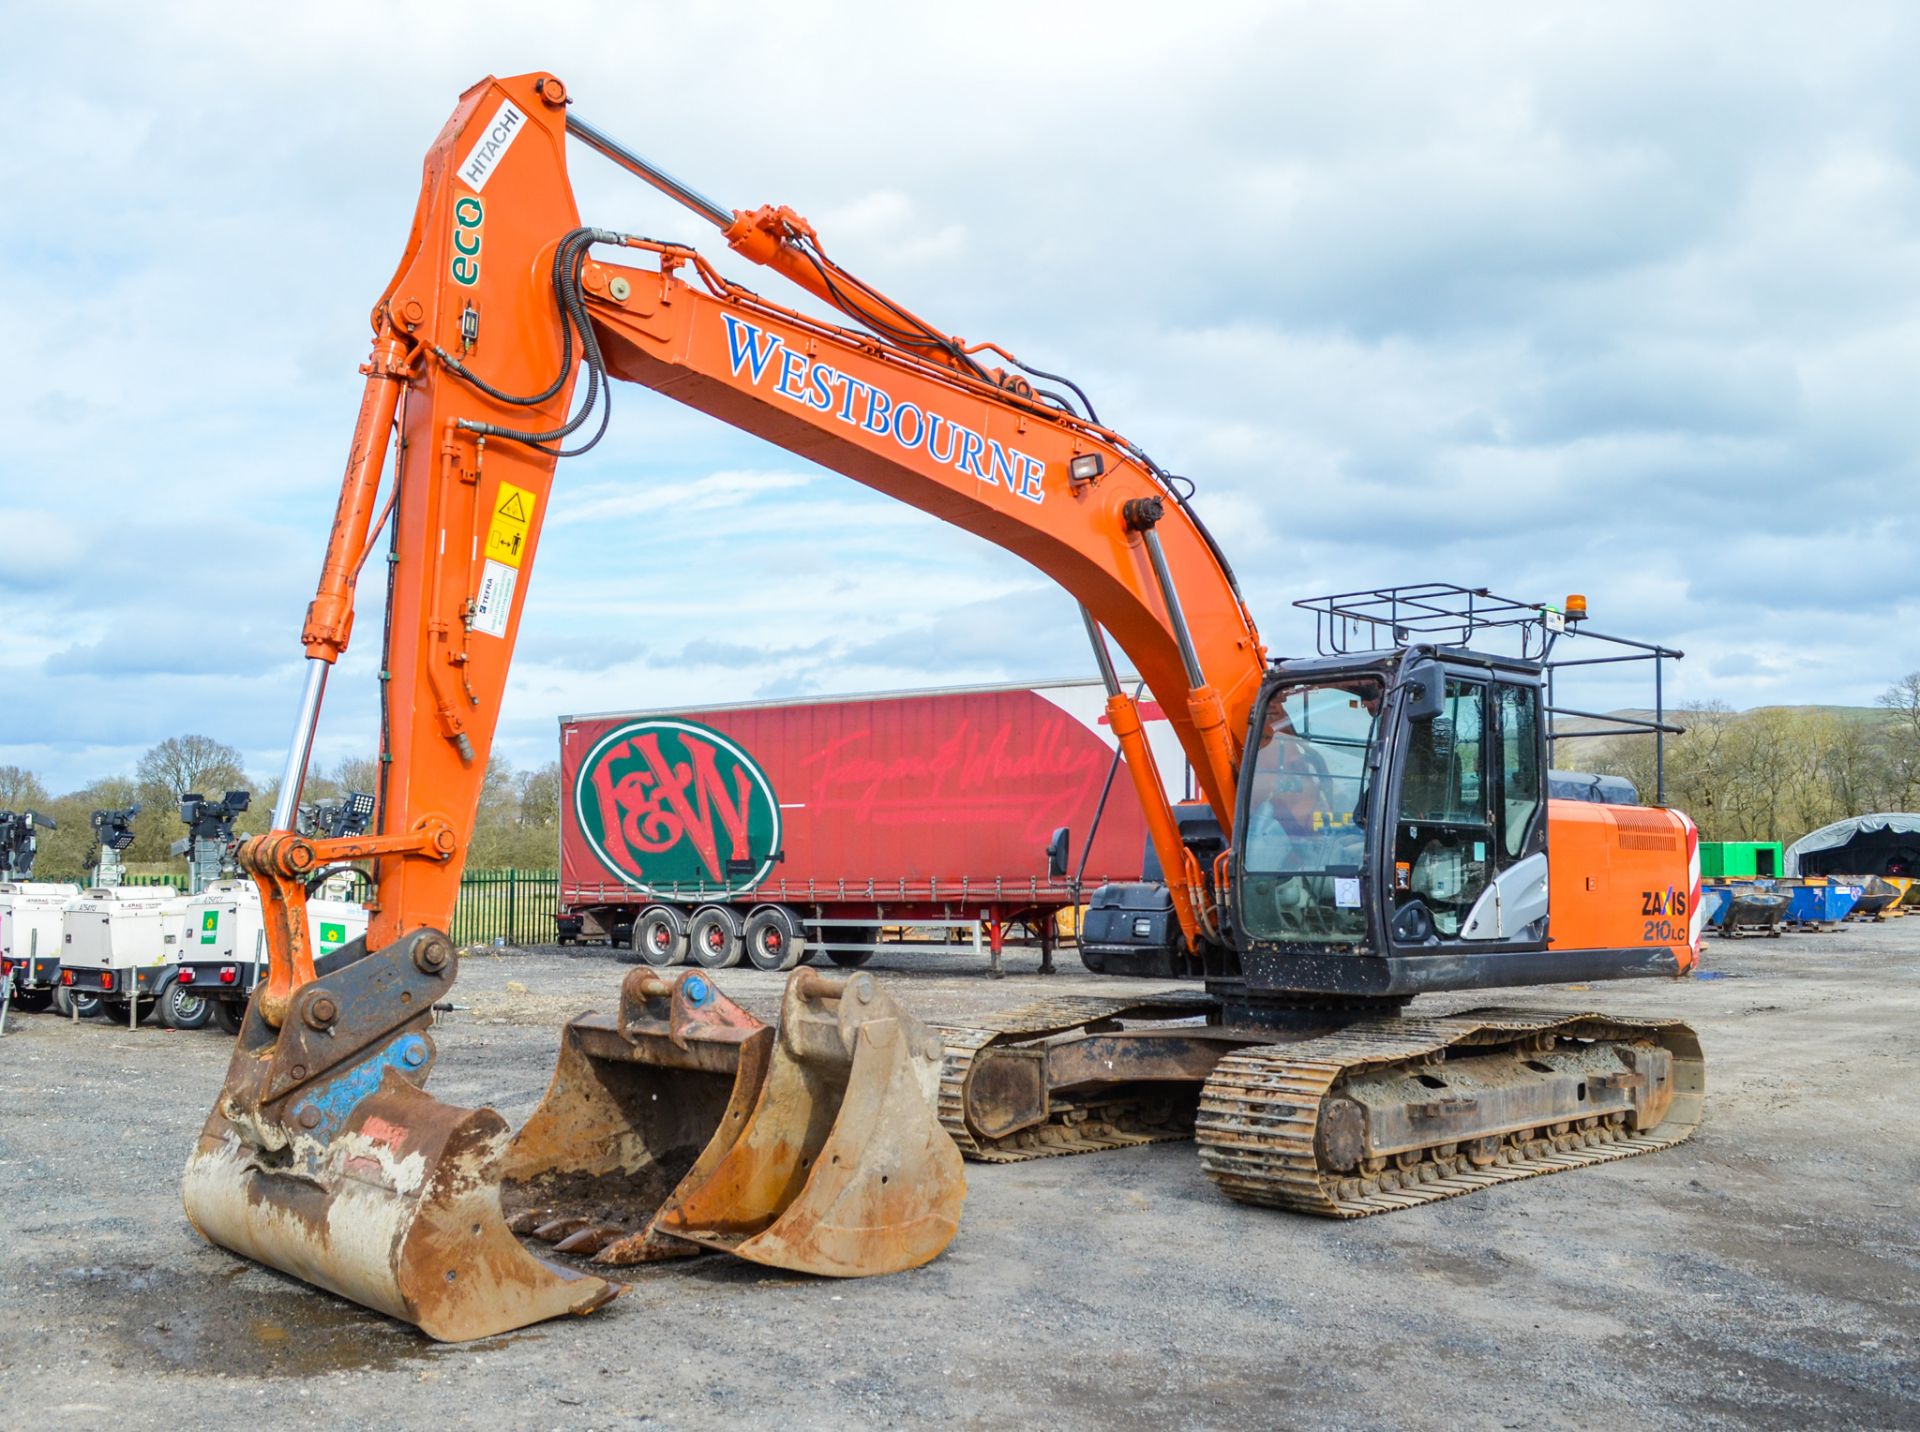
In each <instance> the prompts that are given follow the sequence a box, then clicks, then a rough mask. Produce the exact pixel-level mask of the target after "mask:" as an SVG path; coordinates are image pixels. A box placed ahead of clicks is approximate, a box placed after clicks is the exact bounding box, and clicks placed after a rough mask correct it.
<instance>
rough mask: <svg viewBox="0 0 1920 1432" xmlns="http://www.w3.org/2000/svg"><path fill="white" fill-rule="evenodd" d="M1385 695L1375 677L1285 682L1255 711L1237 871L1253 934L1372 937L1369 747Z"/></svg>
mask: <svg viewBox="0 0 1920 1432" xmlns="http://www.w3.org/2000/svg"><path fill="white" fill-rule="evenodd" d="M1381 695H1382V687H1381V684H1380V682H1379V681H1378V680H1375V679H1372V678H1344V679H1343V680H1342V681H1340V682H1337V683H1333V682H1327V683H1307V684H1298V685H1288V686H1279V687H1276V688H1274V690H1272V691H1271V692H1269V693H1268V694H1267V696H1266V698H1265V700H1264V701H1263V702H1262V704H1261V705H1260V707H1259V709H1258V710H1257V712H1256V713H1255V717H1254V730H1255V731H1257V732H1258V733H1259V736H1258V742H1259V744H1258V748H1257V749H1256V751H1255V752H1254V759H1253V761H1252V763H1251V767H1252V770H1251V775H1250V776H1249V777H1248V788H1247V796H1246V804H1245V807H1244V808H1245V810H1246V812H1247V816H1246V822H1245V826H1244V829H1245V832H1246V843H1245V845H1244V847H1243V849H1244V855H1243V857H1242V861H1241V872H1240V879H1241V919H1242V921H1243V923H1244V924H1245V926H1246V930H1245V933H1247V934H1248V935H1251V936H1253V937H1254V938H1256V939H1262V940H1284V941H1289V942H1296V941H1306V942H1311V943H1318V944H1352V943H1355V942H1357V941H1360V940H1363V939H1365V938H1366V933H1367V921H1366V912H1365V910H1364V908H1363V907H1362V905H1361V900H1360V870H1361V865H1362V863H1363V861H1364V858H1365V849H1366V834H1365V822H1366V814H1365V810H1364V805H1365V795H1366V776H1367V753H1368V751H1369V750H1370V749H1371V747H1372V745H1373V742H1374V740H1375V737H1376V730H1377V726H1378V722H1379V710H1380V698H1381Z"/></svg>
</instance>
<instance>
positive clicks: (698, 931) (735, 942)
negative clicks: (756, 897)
mask: <svg viewBox="0 0 1920 1432" xmlns="http://www.w3.org/2000/svg"><path fill="white" fill-rule="evenodd" d="M740 933H741V931H740V912H739V911H738V910H736V909H734V908H733V906H731V905H702V906H701V907H700V908H699V909H698V910H695V911H694V912H693V918H692V919H691V920H689V921H688V922H687V947H688V949H689V950H690V951H691V953H692V955H693V958H694V961H695V963H697V964H700V965H703V966H705V967H706V968H707V969H710V970H724V969H731V968H732V967H733V966H734V965H737V964H739V963H740V953H741V941H740Z"/></svg>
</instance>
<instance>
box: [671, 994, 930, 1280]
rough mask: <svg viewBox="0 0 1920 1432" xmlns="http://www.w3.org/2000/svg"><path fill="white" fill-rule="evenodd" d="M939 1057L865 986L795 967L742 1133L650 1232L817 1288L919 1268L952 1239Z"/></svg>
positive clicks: (916, 1026)
mask: <svg viewBox="0 0 1920 1432" xmlns="http://www.w3.org/2000/svg"><path fill="white" fill-rule="evenodd" d="M941 1057H942V1049H941V1043H940V1040H939V1039H938V1038H937V1037H936V1036H935V1035H934V1034H933V1032H932V1031H931V1030H929V1029H927V1028H926V1026H924V1025H923V1024H921V1023H920V1022H919V1021H918V1020H917V1019H915V1018H913V1016H912V1015H910V1014H908V1013H907V1012H906V1011H905V1010H904V1009H902V1008H901V1007H900V1006H899V1004H898V1003H896V1002H895V1000H894V999H893V997H892V996H891V995H890V994H888V993H887V992H886V991H885V990H883V989H882V988H881V987H880V985H879V984H878V983H877V982H876V981H875V980H874V978H873V976H871V975H866V974H858V975H853V976H851V977H848V978H843V979H833V978H829V977H827V976H824V975H821V974H818V973H816V972H815V971H813V970H810V969H800V970H796V971H795V972H794V974H793V976H792V977H791V978H790V979H789V980H788V981H787V991H786V997H785V999H784V1001H783V1002H782V1005H781V1012H780V1028H779V1036H778V1038H777V1039H776V1040H775V1042H774V1044H773V1046H772V1054H771V1059H770V1062H769V1066H768V1069H767V1073H766V1077H765V1080H764V1082H763V1083H762V1085H761V1088H760V1090H759V1092H758V1094H757V1096H756V1097H755V1099H754V1100H753V1102H752V1104H751V1106H750V1108H749V1110H748V1113H747V1117H746V1119H745V1123H744V1127H743V1128H742V1129H741V1130H740V1132H739V1134H738V1136H737V1137H735V1138H733V1139H732V1140H731V1143H730V1146H729V1147H727V1148H726V1149H725V1151H724V1153H723V1154H722V1155H721V1156H720V1157H718V1158H716V1159H714V1160H712V1161H711V1162H708V1161H705V1160H703V1164H704V1165H705V1166H704V1167H702V1168H700V1169H696V1170H695V1174H696V1175H698V1176H697V1177H696V1176H693V1175H690V1176H689V1177H688V1179H687V1180H686V1182H685V1183H684V1184H683V1185H682V1187H681V1188H680V1189H679V1190H678V1191H676V1192H675V1194H674V1195H673V1197H672V1198H671V1199H670V1200H669V1201H668V1203H667V1206H666V1207H665V1208H663V1209H662V1210H661V1211H660V1214H659V1216H658V1217H657V1218H656V1219H655V1220H654V1227H655V1229H656V1230H657V1231H659V1232H660V1233H663V1234H666V1235H669V1236H671V1237H674V1238H682V1239H686V1240H688V1241H690V1242H693V1243H698V1244H702V1245H704V1246H706V1247H709V1248H716V1249H720V1250H723V1251H725V1252H728V1253H732V1254H735V1255H736V1256H738V1257H741V1258H747V1259H751V1260H752V1261H754V1262H756V1263H764V1264H768V1265H770V1266H772V1267H777V1268H788V1269H792V1270H794V1271H796V1272H803V1273H815V1274H821V1275H825V1276H828V1277H838V1278H853V1277H864V1276H868V1275H871V1274H878V1273H895V1272H900V1271H902V1270H904V1269H907V1268H917V1267H919V1266H920V1265H921V1264H923V1263H927V1262H929V1261H931V1260H932V1259H933V1258H935V1257H937V1256H938V1255H939V1254H940V1252H941V1251H942V1250H943V1249H944V1248H945V1247H946V1246H947V1244H948V1243H950V1242H951V1241H952V1240H953V1236H954V1234H955V1232H957V1231H958V1229H959V1226H960V1208H961V1205H962V1204H963V1203H964V1202H965V1200H966V1192H967V1188H966V1174H965V1171H964V1168H963V1165H962V1163H961V1159H960V1153H959V1150H958V1149H956V1148H955V1147H954V1144H953V1140H952V1139H951V1138H950V1137H948V1135H947V1134H946V1132H945V1131H944V1130H943V1129H942V1128H941V1127H940V1123H939V1120H938V1118H937V1116H936V1111H937V1109H938V1100H939V1092H940V1063H941Z"/></svg>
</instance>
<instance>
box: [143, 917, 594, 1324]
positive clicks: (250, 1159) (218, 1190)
mask: <svg viewBox="0 0 1920 1432" xmlns="http://www.w3.org/2000/svg"><path fill="white" fill-rule="evenodd" d="M327 965H328V968H327V971H326V973H324V974H322V975H321V976H320V977H319V978H318V979H316V980H315V981H314V982H312V983H310V984H308V985H305V986H303V987H302V988H300V989H299V990H297V991H296V992H295V993H294V995H293V997H292V999H291V1001H290V1002H289V1004H288V1007H287V1010H286V1014H285V1018H284V1020H283V1022H282V1023H281V1025H280V1027H279V1028H278V1029H275V1028H274V1027H273V1026H271V1025H269V1024H268V1023H267V1022H266V1020H265V1018H264V1016H263V1014H262V1012H261V1008H260V999H259V995H258V993H257V992H256V995H255V997H254V999H253V1001H252V1002H251V1003H250V1004H249V1006H248V1009H247V1014H246V1017H245V1019H244V1021H243V1022H242V1025H241V1028H240V1033H239V1036H238V1038H237V1039H236V1041H235V1046H234V1053H233V1059H232V1062H231V1064H230V1065H229V1066H228V1069H227V1078H226V1083H225V1084H224V1085H223V1086H222V1088H221V1090H220V1096H219V1099H218V1101H217V1102H216V1103H215V1105H214V1108H213V1112H212V1114H211V1115H209V1117H208V1119H207V1123H206V1127H205V1128H204V1129H203V1130H202V1132H201V1135H200V1142H199V1144H198V1146H197V1147H196V1148H195V1149H194V1152H193V1154H192V1156H191V1157H190V1158H189V1159H188V1161H187V1168H186V1173H185V1176H184V1178H183V1180H182V1184H181V1196H182V1201H183V1203H184V1204H185V1206H186V1212H187V1217H188V1218H189V1219H190V1220H191V1221H192V1223H193V1226H194V1227H195V1228H196V1229H198V1230H199V1232H200V1234H201V1236H203V1237H204V1238H206V1239H207V1240H208V1241H209V1242H212V1243H217V1244H219V1245H220V1246H221V1247H223V1248H229V1249H231V1250H233V1251H234V1252H236V1253H240V1254H243V1255H245V1256H246V1257H248V1258H252V1259H254V1260H255V1261H256V1262H259V1263H264V1264H266V1265H267V1266H269V1267H272V1268H277V1269H279V1270H280V1271H281V1272H283V1273H288V1274H291V1275H292V1276H294V1277H296V1278H300V1279H303V1280H305V1281H306V1282H309V1283H312V1284H314V1285H315V1286H317V1287H321V1288H325V1289H327V1290H328V1291H330V1292H334V1293H338V1294H339V1295H340V1296H341V1297H344V1298H350V1299H352V1300H353V1301H354V1302H357V1303H361V1304H363V1305H364V1306H366V1307H369V1308H373V1309H375V1310H376V1311H379V1312H382V1313H386V1314H387V1315H389V1316H390V1317H395V1318H399V1319H401V1320H402V1321H404V1322H409V1323H412V1324H414V1325H415V1326H416V1327H418V1328H419V1329H420V1330H421V1331H422V1332H424V1333H426V1334H427V1335H428V1336H429V1337H433V1338H437V1339H439V1340H440V1341H442V1342H462V1341H465V1340H467V1339H470V1338H480V1337H487V1336H490V1335H492V1334H494V1333H501V1332H506V1331H509V1330H510V1329H513V1328H518V1327H525V1326H526V1325H528V1324H529V1323H536V1322H540V1321H542V1320H544V1319H546V1318H552V1317H558V1316H560V1315H561V1314H563V1313H588V1312H592V1311H593V1310H594V1309H595V1308H598V1307H600V1306H601V1305H602V1304H603V1303H605V1302H607V1301H608V1300H609V1299H610V1298H612V1297H613V1296H614V1295H615V1294H616V1293H618V1292H619V1291H620V1287H619V1285H618V1284H614V1283H609V1282H607V1281H606V1280H605V1279H602V1278H597V1277H592V1276H589V1275H585V1274H580V1273H575V1272H571V1271H569V1270H567V1269H564V1268H560V1267H556V1266H554V1265H553V1264H551V1263H548V1262H545V1261H544V1260H542V1259H538V1258H535V1257H534V1256H533V1255H532V1254H530V1253H528V1252H527V1251H526V1250H525V1249H524V1248H523V1247H521V1245H520V1243H519V1242H518V1241H517V1240H516V1239H515V1238H514V1236H513V1234H512V1233H511V1232H510V1231H509V1230H508V1228H507V1224H506V1220H505V1218H504V1217H503V1216H502V1213H501V1207H500V1169H501V1163H502V1159H503V1156H504V1155H505V1153H506V1151H507V1144H508V1130H507V1123H506V1121H505V1120H504V1119H502V1118H501V1117H500V1116H499V1115H498V1114H497V1113H495V1112H494V1111H493V1110H491V1109H463V1108H458V1107H455V1106H454V1105H451V1104H444V1103H442V1102H440V1101H439V1100H438V1099H435V1098H434V1097H433V1096H432V1095H430V1094H428V1093H426V1092H425V1090H424V1089H423V1088H422V1087H421V1086H423V1085H424V1084H425V1083H426V1078H427V1073H428V1070H429V1069H430V1068H431V1067H432V1063H433V1057H434V1049H433V1041H432V1040H431V1039H430V1038H429V1037H428V1034H427V1030H428V1028H429V1027H430V1025H431V1023H432V1012H433V1005H434V1003H435V1002H436V1001H438V1000H441V999H444V998H445V997H446V995H447V993H448V991H449V990H451V989H452V987H453V981H454V975H455V961H454V958H453V947H452V945H451V943H450V942H449V941H448V940H447V937H446V936H445V935H443V934H441V933H440V932H439V931H437V930H416V931H413V932H412V933H410V934H408V935H406V936H404V937H403V938H401V939H399V940H397V941H395V942H394V943H393V944H392V945H389V946H388V947H387V948H386V949H384V950H380V951H378V952H375V953H371V954H369V953H367V952H366V951H365V949H364V946H363V945H360V946H356V947H349V949H348V950H346V951H342V952H340V953H339V954H337V955H335V956H334V957H333V958H332V959H330V960H329V961H328V962H327Z"/></svg>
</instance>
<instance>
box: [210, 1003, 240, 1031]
mask: <svg viewBox="0 0 1920 1432" xmlns="http://www.w3.org/2000/svg"><path fill="white" fill-rule="evenodd" d="M207 1003H208V1004H210V1005H212V1006H213V1022H214V1024H215V1026H216V1027H217V1028H218V1029H219V1030H220V1032H221V1033H222V1034H238V1033H239V1032H240V1025H241V1023H242V1022H243V1021H244V1020H245V1019H246V1017H247V1007H246V1006H245V1005H244V1004H241V1003H239V1002H238V1001H237V1000H231V999H210V1000H208V1001H207Z"/></svg>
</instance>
